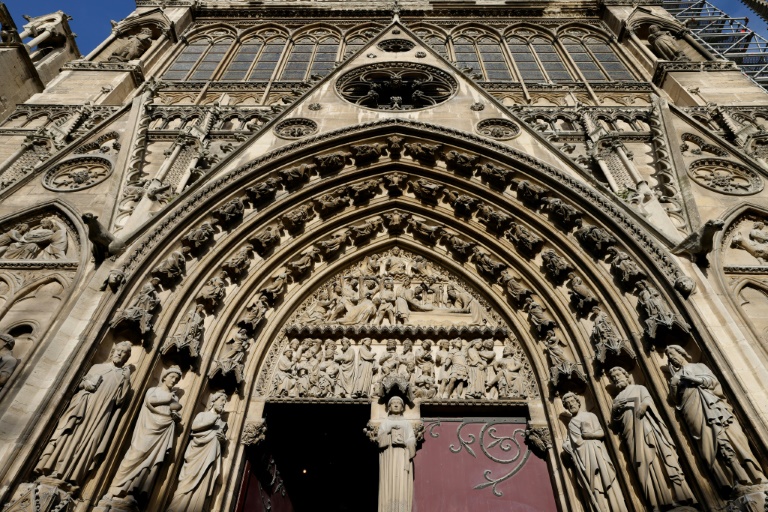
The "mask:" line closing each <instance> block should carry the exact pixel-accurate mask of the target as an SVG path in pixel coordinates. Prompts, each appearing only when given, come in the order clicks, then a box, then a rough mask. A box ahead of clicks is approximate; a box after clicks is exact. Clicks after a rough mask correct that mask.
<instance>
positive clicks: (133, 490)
mask: <svg viewBox="0 0 768 512" xmlns="http://www.w3.org/2000/svg"><path fill="white" fill-rule="evenodd" d="M180 380H181V369H180V368H179V367H178V366H171V367H170V368H168V369H166V370H164V371H163V373H162V374H161V376H160V385H159V386H157V387H154V388H149V390H148V391H147V394H146V395H145V396H144V403H143V404H142V406H141V410H140V411H139V418H138V420H137V421H136V426H135V427H134V430H133V436H132V437H131V446H130V448H128V451H127V452H126V454H125V455H124V456H123V458H122V459H121V461H120V467H119V469H118V470H117V474H116V475H115V477H114V479H113V480H112V485H111V486H110V487H109V491H108V492H107V495H106V496H105V498H109V497H114V498H125V497H129V498H128V499H129V500H130V498H133V500H135V499H137V498H138V497H139V496H140V495H142V494H150V493H151V492H152V488H153V487H154V485H155V480H156V479H157V476H158V473H159V472H160V466H161V465H162V463H163V461H164V460H165V456H166V454H167V453H168V452H169V451H170V450H171V449H172V448H173V440H174V437H175V430H176V423H177V422H178V421H180V420H181V416H180V415H179V411H180V410H181V404H180V403H179V399H178V397H177V396H176V393H175V390H174V386H176V384H178V383H179V381H180Z"/></svg>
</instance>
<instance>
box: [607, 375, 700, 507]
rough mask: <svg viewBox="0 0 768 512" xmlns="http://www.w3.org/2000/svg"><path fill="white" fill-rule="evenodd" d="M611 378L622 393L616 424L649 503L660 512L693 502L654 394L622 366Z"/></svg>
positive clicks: (615, 405)
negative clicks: (670, 507) (652, 396)
mask: <svg viewBox="0 0 768 512" xmlns="http://www.w3.org/2000/svg"><path fill="white" fill-rule="evenodd" d="M609 375H610V377H611V381H612V382H613V384H614V386H616V388H617V389H618V390H619V394H618V395H616V398H614V399H613V413H612V414H613V420H614V421H615V422H616V423H617V425H618V426H619V427H620V429H621V430H620V434H621V438H622V440H623V441H624V443H626V447H627V451H628V452H629V457H630V459H631V460H632V463H633V466H634V468H635V471H636V472H637V478H638V480H639V481H640V485H641V486H642V489H643V494H644V495H645V499H646V503H647V504H648V505H649V506H650V507H651V508H652V509H653V510H660V509H661V507H664V506H666V505H682V504H684V503H688V502H691V501H693V494H691V490H690V489H689V488H688V484H687V483H686V481H685V476H684V474H683V471H682V469H681V468H680V462H679V461H678V459H677V449H676V447H675V443H674V441H673V440H672V436H671V435H670V434H669V430H668V429H667V425H666V424H665V423H664V420H663V419H662V418H661V415H660V414H659V411H658V409H657V408H656V405H655V404H654V403H653V399H652V398H651V395H650V393H649V392H648V390H647V389H646V388H645V386H641V385H639V384H635V383H634V382H633V381H632V377H631V376H630V375H629V373H628V372H627V371H626V370H625V369H624V368H621V367H620V366H617V367H615V368H612V369H611V370H610V372H609Z"/></svg>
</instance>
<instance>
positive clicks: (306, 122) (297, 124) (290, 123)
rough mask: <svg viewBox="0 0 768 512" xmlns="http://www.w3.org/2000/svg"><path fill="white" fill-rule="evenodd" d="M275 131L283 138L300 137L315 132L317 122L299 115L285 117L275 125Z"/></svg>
mask: <svg viewBox="0 0 768 512" xmlns="http://www.w3.org/2000/svg"><path fill="white" fill-rule="evenodd" d="M311 108H312V107H311V106H310V109H311ZM275 133H276V134H277V136H278V137H282V138H284V139H300V138H302V137H306V136H308V135H314V134H315V133H317V123H316V122H314V121H312V120H311V119H304V118H301V117H298V118H294V119H286V120H285V121H281V122H279V123H278V124H277V126H275Z"/></svg>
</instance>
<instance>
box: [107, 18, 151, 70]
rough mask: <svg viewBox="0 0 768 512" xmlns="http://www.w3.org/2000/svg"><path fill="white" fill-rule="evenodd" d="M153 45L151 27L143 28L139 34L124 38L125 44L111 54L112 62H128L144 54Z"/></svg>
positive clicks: (110, 59)
mask: <svg viewBox="0 0 768 512" xmlns="http://www.w3.org/2000/svg"><path fill="white" fill-rule="evenodd" d="M150 46H152V31H151V30H150V29H149V28H146V27H145V28H142V29H141V31H140V32H139V33H138V34H134V35H132V36H129V37H128V38H127V39H125V40H123V44H122V45H121V46H120V48H118V49H117V50H115V51H114V53H112V55H110V56H109V59H108V60H109V61H110V62H128V61H129V60H135V59H138V58H139V57H141V56H142V55H144V52H146V51H147V50H148V49H149V47H150Z"/></svg>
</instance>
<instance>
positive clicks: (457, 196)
mask: <svg viewBox="0 0 768 512" xmlns="http://www.w3.org/2000/svg"><path fill="white" fill-rule="evenodd" d="M446 199H447V200H448V203H449V204H450V205H451V206H452V207H453V209H454V211H455V212H456V214H458V215H464V216H467V215H471V214H472V212H473V211H474V209H475V208H476V207H477V205H478V203H479V202H480V201H479V200H478V199H476V198H474V197H472V196H469V195H467V194H461V193H459V192H457V191H455V190H451V191H449V192H448V193H447V194H446Z"/></svg>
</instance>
